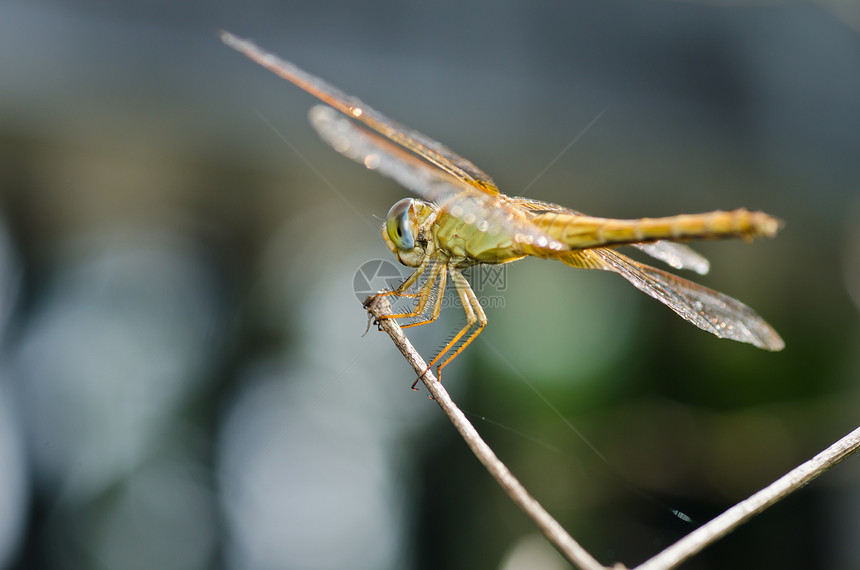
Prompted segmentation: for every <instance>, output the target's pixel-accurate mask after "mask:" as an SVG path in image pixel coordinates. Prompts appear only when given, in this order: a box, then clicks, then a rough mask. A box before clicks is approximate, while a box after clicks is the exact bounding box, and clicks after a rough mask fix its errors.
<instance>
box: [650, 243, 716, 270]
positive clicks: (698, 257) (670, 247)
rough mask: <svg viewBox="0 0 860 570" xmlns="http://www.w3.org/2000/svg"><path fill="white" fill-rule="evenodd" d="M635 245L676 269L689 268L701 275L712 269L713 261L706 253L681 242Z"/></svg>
mask: <svg viewBox="0 0 860 570" xmlns="http://www.w3.org/2000/svg"><path fill="white" fill-rule="evenodd" d="M633 247H635V248H637V249H641V250H642V251H644V252H645V253H647V254H648V255H650V256H651V257H653V258H654V259H659V260H660V261H662V262H663V263H665V264H666V265H668V266H669V267H674V268H675V269H689V270H691V271H695V272H696V273H698V274H699V275H705V274H707V273H708V271H709V270H710V269H711V263H710V262H709V261H708V259H707V258H706V257H705V256H704V255H702V254H701V253H699V252H698V251H696V250H695V249H693V248H691V247H687V246H686V245H684V244H681V243H675V242H673V241H666V240H660V241H655V242H654V243H636V244H633Z"/></svg>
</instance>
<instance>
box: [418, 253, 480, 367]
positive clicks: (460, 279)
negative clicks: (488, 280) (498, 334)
mask: <svg viewBox="0 0 860 570" xmlns="http://www.w3.org/2000/svg"><path fill="white" fill-rule="evenodd" d="M450 273H451V281H452V282H453V283H454V286H455V287H456V288H457V294H458V295H459V296H460V301H461V302H462V303H463V311H464V312H465V313H466V326H464V327H463V328H462V329H460V331H459V332H458V333H457V334H456V335H454V338H452V339H451V341H450V342H449V343H448V344H446V345H445V347H444V348H443V349H442V350H441V351H439V354H437V355H436V357H435V358H434V359H433V360H432V361H431V362H430V364H429V365H427V370H430V369H431V368H432V367H433V365H434V364H436V363H437V362H439V360H441V359H442V357H443V356H444V355H445V354H447V353H448V352H449V351H451V350H453V349H455V347H456V350H454V353H453V354H451V355H450V356H449V357H448V358H446V359H445V360H444V361H442V363H441V364H439V366H437V367H436V375H437V377H438V378H439V380H440V381H441V379H442V369H443V368H445V366H446V365H447V364H448V363H449V362H451V361H452V360H454V358H456V357H457V355H458V354H460V353H461V352H463V349H465V348H466V347H467V346H469V344H471V342H472V341H473V340H475V338H476V337H477V336H478V335H479V334H481V331H482V330H483V329H484V327H485V326H487V314H486V313H485V312H484V308H483V307H481V302H480V301H479V300H478V296H477V295H475V292H474V291H473V290H472V287H471V286H470V285H469V282H468V281H467V280H466V278H465V277H464V276H463V274H462V273H461V272H460V270H458V269H456V268H453V267H451V268H450ZM476 325H477V326H476ZM472 328H474V330H472V332H471V334H469V335H468V336H466V333H467V332H469V330H471V329H472ZM464 336H466V340H464V341H463V342H462V343H460V340H461V339H462V338H463V337H464ZM458 343H460V345H459V346H457V344H458Z"/></svg>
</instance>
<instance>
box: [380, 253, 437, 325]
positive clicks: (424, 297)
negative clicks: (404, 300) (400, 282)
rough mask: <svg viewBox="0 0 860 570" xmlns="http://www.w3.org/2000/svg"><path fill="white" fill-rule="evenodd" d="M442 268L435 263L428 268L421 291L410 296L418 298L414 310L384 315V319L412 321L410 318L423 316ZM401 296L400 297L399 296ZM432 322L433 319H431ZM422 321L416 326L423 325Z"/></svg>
mask: <svg viewBox="0 0 860 570" xmlns="http://www.w3.org/2000/svg"><path fill="white" fill-rule="evenodd" d="M443 268H444V264H439V263H435V264H433V267H431V268H430V273H429V274H428V275H427V280H426V281H425V282H424V284H423V285H421V289H420V291H419V292H418V295H412V296H417V297H418V303H417V304H416V306H415V309H414V310H412V311H409V312H407V313H397V314H394V315H385V318H386V319H412V318H416V317H418V318H420V317H422V316H423V315H424V311H425V310H426V309H427V302H428V301H429V300H430V295H431V294H432V293H433V289H434V288H435V286H436V283H437V281H438V280H439V274H440V272H441V271H442V269H443ZM401 296H402V295H401ZM431 320H434V319H431ZM424 322H428V321H423V322H420V323H416V324H424ZM409 326H412V323H410V324H407V325H405V326H404V328H405V327H409Z"/></svg>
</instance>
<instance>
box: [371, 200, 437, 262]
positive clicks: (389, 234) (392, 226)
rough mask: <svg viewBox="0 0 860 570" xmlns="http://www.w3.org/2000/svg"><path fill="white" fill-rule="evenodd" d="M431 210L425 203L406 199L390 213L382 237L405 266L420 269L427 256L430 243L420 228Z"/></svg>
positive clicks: (398, 203)
mask: <svg viewBox="0 0 860 570" xmlns="http://www.w3.org/2000/svg"><path fill="white" fill-rule="evenodd" d="M430 210H431V207H430V205H429V204H427V203H425V202H422V201H420V200H414V199H412V198H404V199H402V200H400V201H399V202H397V203H396V204H394V205H393V206H392V207H391V209H390V210H389V211H388V216H387V217H386V219H385V225H384V226H383V227H382V237H383V239H385V244H386V245H387V246H388V249H390V250H391V252H392V253H393V254H394V255H395V256H396V257H397V259H398V261H400V263H402V264H403V265H406V266H408V267H418V266H419V265H420V264H421V261H422V260H423V259H424V258H425V257H426V255H427V246H428V243H427V240H426V239H425V238H424V236H423V232H422V231H421V229H420V228H421V225H422V222H424V220H425V219H426V218H427V216H428V215H429V212H430Z"/></svg>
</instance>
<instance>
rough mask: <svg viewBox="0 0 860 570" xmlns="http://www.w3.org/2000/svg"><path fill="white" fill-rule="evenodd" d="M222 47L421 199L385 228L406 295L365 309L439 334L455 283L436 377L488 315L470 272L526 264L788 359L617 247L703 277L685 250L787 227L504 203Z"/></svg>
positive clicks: (764, 221) (357, 112)
mask: <svg viewBox="0 0 860 570" xmlns="http://www.w3.org/2000/svg"><path fill="white" fill-rule="evenodd" d="M219 35H220V37H221V40H222V41H223V42H224V43H225V44H227V45H228V46H229V47H231V48H233V49H235V50H237V51H239V52H240V53H242V54H243V55H245V56H247V57H248V58H250V59H251V60H253V61H255V62H256V63H258V64H260V65H262V66H263V67H265V68H267V69H269V70H270V71H272V72H274V73H276V74H277V75H279V76H280V77H282V78H284V79H286V80H287V81H289V82H291V83H293V84H294V85H296V86H297V87H299V88H301V89H303V90H304V91H306V92H308V93H309V94H311V95H313V96H314V97H316V98H317V99H319V100H320V101H322V102H323V103H325V105H317V106H314V107H313V108H311V110H310V112H309V119H310V122H311V125H312V126H313V127H314V129H315V130H316V131H317V133H318V134H319V135H320V136H321V137H322V139H323V140H324V141H325V142H327V143H328V144H329V145H330V146H331V147H332V148H334V149H335V150H336V151H337V152H339V153H341V154H343V155H344V156H347V157H348V158H350V159H352V160H354V161H356V162H359V163H361V164H363V165H364V166H365V167H366V168H368V169H370V170H375V171H377V172H379V173H381V174H382V175H384V176H387V177H389V178H392V179H394V180H395V181H396V182H398V183H399V184H401V185H402V186H404V187H406V188H407V189H409V190H411V191H412V192H414V193H415V194H417V195H418V196H419V197H420V199H419V198H404V199H402V200H400V201H399V202H397V203H396V204H394V206H392V208H391V210H390V211H389V212H388V216H387V217H386V220H385V222H384V224H383V227H382V237H383V239H384V240H385V243H386V245H387V246H388V248H389V249H390V250H391V252H392V253H393V254H394V256H395V257H396V258H397V260H398V261H399V262H400V263H402V264H403V265H405V266H407V267H411V268H414V271H413V272H412V274H411V275H410V276H409V277H408V278H407V279H406V280H405V281H403V283H402V284H401V285H400V286H399V287H396V288H394V289H392V290H384V291H381V292H379V293H377V294H376V295H375V296H372V297H371V298H369V299H368V303H365V305H366V306H367V305H368V304H369V301H371V300H372V299H373V297H379V296H393V297H395V298H403V297H406V298H411V299H413V303H412V309H410V310H409V311H407V312H402V313H398V314H388V315H385V316H384V317H383V318H389V319H399V320H404V321H405V322H406V324H403V325H402V326H403V327H404V328H406V327H409V326H419V325H424V324H427V323H431V322H433V321H435V320H436V319H437V318H438V317H439V315H440V311H441V305H442V298H443V295H444V293H445V291H446V287H447V286H448V282H449V280H450V283H451V284H452V285H453V287H454V289H455V290H456V292H457V295H458V296H459V299H460V302H461V305H462V307H463V310H464V312H465V314H466V323H465V325H464V326H463V327H462V328H461V329H460V330H459V331H458V332H457V333H456V334H455V335H454V336H453V337H452V338H451V339H450V341H449V342H448V343H447V344H446V345H445V346H444V347H443V348H442V349H441V350H440V351H439V353H437V355H436V356H435V357H434V358H433V360H432V361H431V362H430V364H429V365H428V367H427V370H430V369H431V368H432V367H433V366H436V369H437V376H438V377H441V376H440V375H441V372H442V369H443V368H444V367H445V366H446V365H448V364H449V363H450V362H451V361H452V360H453V359H454V358H455V357H457V356H458V355H459V354H460V353H461V352H462V351H463V350H464V349H465V348H466V347H467V346H468V345H469V344H471V342H472V341H474V340H475V338H476V337H477V336H478V335H479V334H480V333H481V331H483V330H484V327H485V326H486V325H487V315H486V313H485V312H484V310H483V308H482V307H481V303H480V300H479V298H478V296H477V295H476V294H475V292H474V290H473V289H472V287H471V286H470V284H469V282H468V280H467V279H466V277H465V276H464V275H463V271H464V270H465V269H468V268H470V267H473V266H476V265H480V264H489V265H500V264H505V263H510V262H513V261H517V260H520V259H523V258H525V257H537V258H540V259H549V260H558V261H561V262H562V263H565V264H567V265H569V266H571V267H576V268H580V269H600V270H604V271H610V272H613V273H617V274H618V275H620V276H621V277H623V278H624V279H626V280H627V281H629V282H630V283H631V284H632V285H633V286H634V287H636V288H637V289H639V290H640V291H642V292H643V293H646V294H647V295H649V296H651V297H653V298H654V299H656V300H658V301H660V302H661V303H663V304H664V305H666V306H667V307H669V308H670V309H672V310H673V311H674V312H675V313H677V314H678V315H680V316H681V317H682V318H684V319H685V320H687V321H689V322H690V323H692V324H694V325H695V326H697V327H699V328H700V329H702V330H705V331H707V332H709V333H711V334H714V335H716V336H717V337H720V338H726V339H731V340H734V341H738V342H743V343H749V344H752V345H754V346H757V347H759V348H762V349H765V350H771V351H778V350H782V349H783V348H784V346H785V343H784V342H783V340H782V338H781V337H780V336H779V334H778V333H777V332H776V331H775V330H774V329H773V327H771V326H770V325H769V324H768V323H767V322H766V321H765V320H764V319H762V317H760V316H759V315H758V313H756V312H755V311H754V310H752V309H751V308H749V307H748V306H746V305H744V304H743V303H741V302H740V301H738V300H737V299H734V298H732V297H730V296H728V295H725V294H723V293H720V292H718V291H715V290H713V289H709V288H707V287H704V286H702V285H699V284H696V283H693V282H692V281H688V280H686V279H683V278H681V277H678V276H676V275H674V274H672V273H669V272H667V271H663V270H661V269H657V268H655V267H651V266H650V265H646V264H644V263H640V262H638V261H635V260H634V259H631V258H630V257H627V256H626V255H623V254H621V253H619V252H618V251H616V247H618V246H626V245H630V246H634V247H636V248H639V249H640V250H642V251H644V252H645V253H646V254H648V255H650V256H651V257H653V258H655V259H657V260H659V261H661V262H663V263H665V264H667V265H669V266H670V267H673V268H675V269H689V270H692V271H694V272H696V273H699V274H702V275H704V274H705V273H707V272H708V270H709V267H710V265H709V262H708V260H707V259H705V258H704V257H703V256H702V255H700V254H699V253H697V252H696V251H694V250H693V249H691V248H690V247H688V246H686V245H684V244H683V243H678V242H684V241H689V240H692V239H716V238H742V239H744V240H746V241H750V240H752V239H753V238H759V237H773V236H775V235H776V233H777V231H778V230H779V229H780V227H781V225H782V223H781V221H780V220H778V219H776V218H774V217H772V216H770V215H768V214H765V213H764V212H758V211H749V210H747V209H743V208H741V209H736V210H732V211H713V212H707V213H702V214H684V215H676V216H668V217H660V218H641V219H634V220H622V219H613V218H600V217H593V216H588V215H585V214H582V213H580V212H577V211H576V210H572V209H569V208H565V207H563V206H558V205H556V204H552V203H549V202H543V201H540V200H534V199H531V198H524V197H511V196H506V195H505V194H502V193H501V192H500V191H499V188H498V186H497V185H496V183H495V182H494V181H493V179H492V178H490V176H489V175H488V174H486V173H485V172H484V171H482V170H481V169H479V168H478V167H477V166H475V165H474V164H472V163H471V162H470V161H468V160H466V159H465V158H463V157H461V156H460V155H458V154H456V153H455V152H453V151H452V150H450V149H449V148H447V147H446V146H444V145H443V144H441V143H439V142H437V141H435V140H433V139H432V138H430V137H428V136H426V135H423V134H421V133H419V132H417V131H415V130H413V129H410V128H408V127H406V126H404V125H401V124H399V123H397V122H395V121H394V120H392V119H389V118H388V117H386V116H385V115H383V114H382V113H380V112H379V111H376V110H375V109H373V108H372V107H370V106H369V105H367V104H365V103H364V102H362V101H361V100H360V99H358V98H356V97H353V96H350V95H347V94H346V93H344V92H343V91H341V90H340V89H337V88H336V87H334V86H332V85H330V84H329V83H327V82H326V81H324V80H322V79H320V78H319V77H316V76H314V75H311V74H310V73H307V72H306V71H304V70H302V69H300V68H299V67H298V66H296V65H295V64H293V63H290V62H289V61H286V60H284V59H281V58H279V57H277V56H275V55H274V54H272V53H269V52H267V51H265V50H263V49H262V48H259V47H257V46H256V45H255V44H254V43H253V42H251V41H249V40H245V39H242V38H239V37H236V36H234V35H233V34H231V33H229V32H224V31H222V32H220V34H219ZM410 291H411V292H410Z"/></svg>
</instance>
